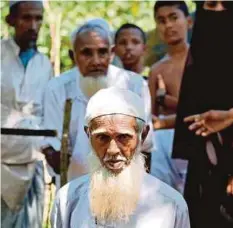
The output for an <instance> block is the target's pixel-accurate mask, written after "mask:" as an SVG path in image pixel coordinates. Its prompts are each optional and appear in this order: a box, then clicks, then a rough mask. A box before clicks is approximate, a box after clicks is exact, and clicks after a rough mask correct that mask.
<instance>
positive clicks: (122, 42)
mask: <svg viewBox="0 0 233 228" xmlns="http://www.w3.org/2000/svg"><path fill="white" fill-rule="evenodd" d="M118 44H119V45H126V40H120V41H119V42H118Z"/></svg>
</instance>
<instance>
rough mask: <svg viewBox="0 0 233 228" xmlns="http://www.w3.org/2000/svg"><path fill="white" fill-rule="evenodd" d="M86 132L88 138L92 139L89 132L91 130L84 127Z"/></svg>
mask: <svg viewBox="0 0 233 228" xmlns="http://www.w3.org/2000/svg"><path fill="white" fill-rule="evenodd" d="M84 131H85V132H86V134H87V137H88V138H89V137H90V132H89V128H88V127H87V126H84Z"/></svg>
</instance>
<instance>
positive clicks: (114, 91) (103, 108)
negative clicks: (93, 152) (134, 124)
mask: <svg viewBox="0 0 233 228" xmlns="http://www.w3.org/2000/svg"><path fill="white" fill-rule="evenodd" d="M113 114H123V115H127V116H132V117H136V118H138V119H141V120H143V121H144V122H145V120H146V117H145V116H146V114H145V109H144V104H143V101H142V99H141V98H140V97H139V96H138V95H137V94H136V93H133V92H132V91H130V90H126V89H121V88H116V87H109V88H107V89H102V90H100V91H98V92H97V93H96V94H95V95H93V96H92V97H91V98H90V100H89V102H88V104H87V109H86V116H85V124H86V126H88V125H89V123H90V122H91V121H92V120H93V119H95V118H96V117H100V116H104V115H113Z"/></svg>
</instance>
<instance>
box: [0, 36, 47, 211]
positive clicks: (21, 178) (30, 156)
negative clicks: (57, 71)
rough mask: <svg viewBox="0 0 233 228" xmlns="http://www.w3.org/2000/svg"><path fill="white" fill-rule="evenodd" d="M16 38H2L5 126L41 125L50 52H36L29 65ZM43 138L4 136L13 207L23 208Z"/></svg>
mask: <svg viewBox="0 0 233 228" xmlns="http://www.w3.org/2000/svg"><path fill="white" fill-rule="evenodd" d="M18 54H19V47H18V46H17V45H16V43H15V42H14V41H13V40H12V39H9V40H2V41H1V114H2V115H1V127H10V128H31V129H37V128H38V127H39V125H40V124H41V122H42V99H43V98H42V97H43V92H44V89H45V86H46V84H47V83H48V81H49V79H50V78H51V76H52V66H51V64H50V62H49V60H48V58H47V57H46V56H44V55H43V54H40V53H36V54H35V55H34V56H33V57H32V59H31V60H30V61H29V63H28V65H27V68H26V69H25V68H24V66H23V64H22V63H21V60H20V58H19V57H18ZM38 140H39V138H35V137H22V136H7V135H2V136H1V149H2V151H1V172H2V186H1V196H2V198H3V199H4V200H5V202H6V204H7V206H8V207H9V208H10V209H11V210H17V209H19V208H20V206H21V204H22V201H23V198H24V197H25V194H26V192H27V191H28V186H29V184H30V181H31V178H32V176H33V173H34V164H35V160H36V158H37V154H38V151H39V150H38V149H39V143H38Z"/></svg>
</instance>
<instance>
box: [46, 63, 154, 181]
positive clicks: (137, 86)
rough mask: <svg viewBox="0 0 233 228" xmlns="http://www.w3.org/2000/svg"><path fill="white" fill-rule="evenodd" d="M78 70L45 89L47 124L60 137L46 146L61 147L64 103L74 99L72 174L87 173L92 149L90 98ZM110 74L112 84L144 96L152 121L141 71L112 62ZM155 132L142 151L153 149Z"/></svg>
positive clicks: (72, 113) (52, 82)
mask: <svg viewBox="0 0 233 228" xmlns="http://www.w3.org/2000/svg"><path fill="white" fill-rule="evenodd" d="M79 74H80V73H79V71H78V69H77V68H73V69H71V70H70V71H68V72H65V73H63V74H62V75H61V76H60V77H57V78H54V79H53V80H51V82H50V83H49V85H48V88H47V90H46V93H45V103H44V127H45V128H48V129H56V130H57V131H58V137H57V138H47V139H46V140H45V142H44V144H43V147H46V146H52V147H53V148H54V149H55V150H58V151H59V150H60V148H61V137H62V127H63V116H64V104H65V101H66V99H68V98H71V99H72V101H73V105H72V111H71V122H70V143H71V150H72V161H71V164H70V167H69V177H70V178H72V177H77V176H80V175H82V174H83V173H87V170H88V167H87V154H88V153H89V152H90V147H89V141H88V138H87V136H86V133H85V132H84V116H85V111H86V106H87V102H88V100H87V99H86V97H85V96H84V95H83V93H82V92H81V90H80V88H79V81H78V77H79ZM108 77H109V86H117V87H120V88H125V89H129V90H131V91H133V92H135V93H137V94H138V95H139V96H140V97H142V99H143V101H144V104H145V107H144V108H145V110H146V116H147V122H148V123H151V109H150V93H149V89H148V86H147V84H146V82H145V81H144V80H143V78H142V77H141V76H140V75H138V74H135V73H133V72H129V71H126V70H124V69H120V68H118V67H115V66H113V65H110V66H109V69H108ZM100 102H101V101H100ZM113 102H114V101H113ZM152 133H153V131H151V132H150V134H149V136H148V137H147V139H146V142H145V143H144V147H143V151H148V152H151V151H153V144H152Z"/></svg>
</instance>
